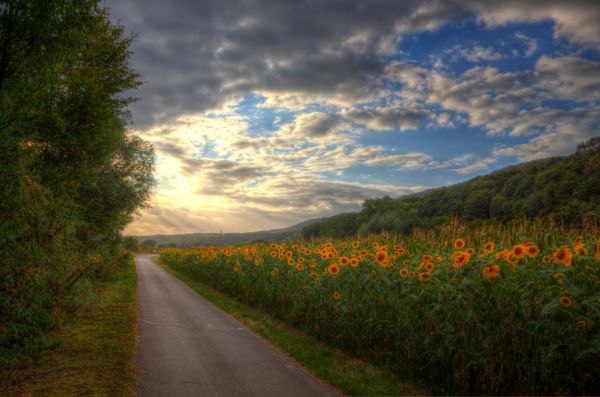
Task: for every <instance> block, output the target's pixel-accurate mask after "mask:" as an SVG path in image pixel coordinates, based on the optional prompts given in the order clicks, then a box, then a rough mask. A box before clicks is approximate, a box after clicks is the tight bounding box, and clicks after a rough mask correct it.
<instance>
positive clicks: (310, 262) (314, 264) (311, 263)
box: [307, 261, 317, 268]
mask: <svg viewBox="0 0 600 397" xmlns="http://www.w3.org/2000/svg"><path fill="white" fill-rule="evenodd" d="M307 263H308V267H311V268H313V267H316V266H317V262H316V261H308V262H307Z"/></svg>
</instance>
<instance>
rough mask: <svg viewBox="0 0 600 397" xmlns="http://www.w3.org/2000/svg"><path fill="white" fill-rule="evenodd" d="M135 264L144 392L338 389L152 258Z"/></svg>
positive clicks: (320, 392) (285, 396)
mask: <svg viewBox="0 0 600 397" xmlns="http://www.w3.org/2000/svg"><path fill="white" fill-rule="evenodd" d="M135 262H136V269H137V273H138V292H137V294H138V333H139V340H138V345H137V365H138V371H139V374H140V385H139V387H138V394H139V395H140V396H141V397H147V396H165V397H175V396H177V397H183V396H232V397H233V396H261V397H266V396H278V397H279V396H281V397H292V396H324V395H339V394H338V393H337V392H336V391H335V390H334V389H333V388H331V387H330V386H328V385H326V384H324V383H322V382H321V381H319V380H318V379H316V378H315V377H314V376H312V375H311V374H310V373H308V372H307V371H306V370H305V369H304V368H301V367H299V366H298V364H297V363H296V362H294V361H293V360H292V359H290V358H289V357H287V356H285V355H284V354H282V353H281V352H279V351H278V350H277V349H276V348H275V347H273V346H272V345H270V344H269V343H267V342H266V341H265V340H263V339H262V338H260V337H259V336H257V335H256V334H254V333H253V332H252V331H250V330H248V329H247V328H246V327H245V326H243V325H242V324H241V323H239V322H238V321H236V320H235V319H233V318H231V317H230V316H228V315H226V314H225V313H224V312H223V311H221V310H220V309H218V308H217V307H215V306H214V305H213V304H212V303H210V302H208V301H206V300H205V299H204V298H202V297H201V296H199V295H198V294H196V293H195V292H194V291H192V290H191V289H190V288H189V287H187V286H186V285H185V284H183V283H182V282H180V281H179V280H177V279H176V278H174V277H172V276H171V275H170V274H169V273H167V272H166V271H165V270H164V269H162V268H161V267H160V266H158V265H156V264H155V263H154V262H153V261H152V259H151V256H149V255H140V256H137V257H136V258H135Z"/></svg>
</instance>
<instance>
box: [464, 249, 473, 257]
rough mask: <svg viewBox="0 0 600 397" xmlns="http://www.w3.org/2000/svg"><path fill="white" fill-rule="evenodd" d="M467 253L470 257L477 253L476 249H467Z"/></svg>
mask: <svg viewBox="0 0 600 397" xmlns="http://www.w3.org/2000/svg"><path fill="white" fill-rule="evenodd" d="M465 252H466V253H467V254H469V255H473V254H474V253H475V249H473V248H467V249H466V250H465Z"/></svg>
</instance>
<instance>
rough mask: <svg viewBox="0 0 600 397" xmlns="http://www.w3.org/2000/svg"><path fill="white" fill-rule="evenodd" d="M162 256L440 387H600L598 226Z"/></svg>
mask: <svg viewBox="0 0 600 397" xmlns="http://www.w3.org/2000/svg"><path fill="white" fill-rule="evenodd" d="M160 258H161V260H162V261H163V263H165V264H167V265H169V266H171V267H173V268H175V269H176V270H179V271H181V272H183V273H185V274H187V275H189V276H191V277H193V278H195V279H198V280H200V281H203V282H206V283H207V284H209V285H211V286H212V287H214V288H216V289H218V290H219V291H221V292H223V293H226V294H228V295H230V296H234V297H236V298H237V299H239V300H240V301H242V302H244V303H247V304H249V305H252V306H254V307H257V308H259V309H261V310H264V311H265V312H267V313H269V314H270V315H271V316H273V317H275V318H278V319H280V320H282V321H284V322H286V323H288V324H290V325H292V326H294V327H296V328H298V329H301V330H303V331H305V332H308V333H310V334H312V335H314V336H316V337H318V338H319V339H321V340H323V341H325V342H327V343H328V344H330V345H332V346H335V347H338V348H340V349H342V350H344V351H346V352H348V353H350V354H352V355H353V356H355V357H358V358H363V359H367V360H370V361H374V362H377V363H379V364H380V365H382V366H385V367H387V368H388V369H390V370H392V371H394V372H395V373H397V374H398V375H399V376H400V377H402V378H405V379H420V380H421V381H423V382H427V383H428V384H430V385H432V388H433V390H436V391H437V392H439V393H440V394H442V393H443V394H515V393H516V394H554V393H560V394H596V395H597V394H600V234H599V231H598V229H597V228H595V227H588V228H586V229H585V230H565V229H561V228H559V227H553V226H544V225H543V224H542V223H541V222H529V223H521V224H519V225H512V226H510V227H508V226H505V227H502V226H479V227H477V228H475V227H473V228H467V227H465V226H461V225H458V224H456V223H453V224H451V225H448V226H445V227H443V228H441V229H440V230H436V231H424V230H415V231H414V232H413V233H412V234H411V235H409V236H398V235H386V234H382V235H377V236H368V237H364V238H360V239H354V240H333V241H332V240H319V241H297V242H285V243H271V244H253V245H241V246H231V247H197V248H191V249H174V248H168V249H164V250H162V251H161V255H160Z"/></svg>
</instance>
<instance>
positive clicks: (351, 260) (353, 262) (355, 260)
mask: <svg viewBox="0 0 600 397" xmlns="http://www.w3.org/2000/svg"><path fill="white" fill-rule="evenodd" d="M350 266H352V267H356V266H358V259H356V258H352V259H350Z"/></svg>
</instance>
